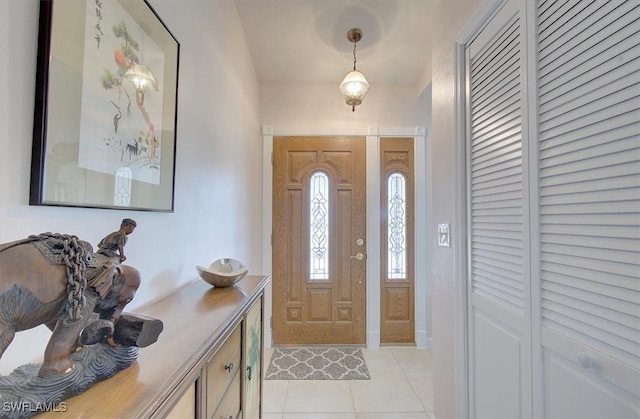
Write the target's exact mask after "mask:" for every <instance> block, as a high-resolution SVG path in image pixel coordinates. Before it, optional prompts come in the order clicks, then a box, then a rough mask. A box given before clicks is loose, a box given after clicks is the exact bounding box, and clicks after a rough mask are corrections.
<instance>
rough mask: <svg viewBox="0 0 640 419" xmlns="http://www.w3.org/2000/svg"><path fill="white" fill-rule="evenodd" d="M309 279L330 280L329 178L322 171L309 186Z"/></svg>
mask: <svg viewBox="0 0 640 419" xmlns="http://www.w3.org/2000/svg"><path fill="white" fill-rule="evenodd" d="M309 279H312V280H327V279H329V177H328V176H327V174H326V173H324V172H320V171H318V172H314V173H312V174H311V177H310V185H309Z"/></svg>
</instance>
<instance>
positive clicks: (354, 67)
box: [353, 42, 358, 71]
mask: <svg viewBox="0 0 640 419" xmlns="http://www.w3.org/2000/svg"><path fill="white" fill-rule="evenodd" d="M357 44H358V42H354V43H353V71H356V45H357Z"/></svg>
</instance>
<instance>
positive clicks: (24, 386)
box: [0, 343, 140, 418]
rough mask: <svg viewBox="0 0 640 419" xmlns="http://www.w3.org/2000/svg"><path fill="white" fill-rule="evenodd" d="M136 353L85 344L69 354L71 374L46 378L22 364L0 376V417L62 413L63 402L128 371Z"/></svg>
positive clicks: (132, 349)
mask: <svg viewBox="0 0 640 419" xmlns="http://www.w3.org/2000/svg"><path fill="white" fill-rule="evenodd" d="M139 353H140V348H138V347H136V346H115V347H112V346H109V345H108V344H106V343H98V344H95V345H87V346H84V347H83V348H82V349H81V350H79V351H78V352H75V353H74V354H72V355H71V359H72V360H73V363H74V368H73V370H72V371H71V372H69V373H67V374H64V375H60V376H56V377H48V378H41V377H38V371H39V370H40V366H41V364H26V365H22V366H20V367H18V368H16V369H15V370H13V372H12V373H11V374H10V375H8V376H5V377H0V417H3V418H5V417H6V418H29V417H32V416H34V415H37V414H40V413H44V412H47V411H55V412H65V411H66V404H65V403H64V400H66V399H68V398H69V397H73V396H76V395H78V394H80V393H82V392H84V391H85V390H87V389H88V388H89V387H91V386H92V385H94V384H95V383H97V382H99V381H102V380H106V379H107V378H109V377H112V376H113V375H115V374H116V373H117V372H118V371H120V370H123V369H125V368H128V367H129V366H131V365H132V364H133V363H134V362H135V361H136V360H137V359H138V354H139Z"/></svg>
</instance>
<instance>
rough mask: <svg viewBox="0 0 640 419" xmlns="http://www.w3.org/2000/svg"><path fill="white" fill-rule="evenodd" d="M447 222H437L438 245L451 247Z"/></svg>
mask: <svg viewBox="0 0 640 419" xmlns="http://www.w3.org/2000/svg"><path fill="white" fill-rule="evenodd" d="M450 238H451V236H450V234H449V224H438V246H440V247H451V240H450Z"/></svg>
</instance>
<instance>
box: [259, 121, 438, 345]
mask: <svg viewBox="0 0 640 419" xmlns="http://www.w3.org/2000/svg"><path fill="white" fill-rule="evenodd" d="M261 134H262V272H263V273H269V274H271V272H272V266H271V257H272V252H271V231H272V216H273V214H272V208H273V207H272V204H273V199H272V197H273V168H272V157H271V156H272V153H273V137H281V136H282V137H284V136H313V137H334V136H335V137H349V136H354V137H355V136H358V137H366V159H367V162H366V172H367V180H366V182H367V186H366V191H367V254H371V255H378V254H380V179H379V178H380V161H379V160H380V137H413V139H414V151H415V172H416V173H415V176H416V183H415V188H416V191H415V192H416V193H415V214H416V217H415V231H416V234H415V237H416V240H415V252H416V255H419V254H423V255H424V254H426V253H427V243H428V240H427V237H430V235H429V234H428V233H429V231H430V230H429V229H428V226H427V217H426V214H427V199H426V194H427V186H426V185H427V179H426V173H427V170H426V161H427V154H426V151H427V144H426V141H427V129H426V128H425V127H423V126H417V127H412V128H407V127H367V128H327V127H273V126H269V125H265V126H263V127H262V133H261ZM418 232H427V234H418ZM415 259H416V261H415V300H416V304H414V306H415V328H416V330H415V332H416V346H417V347H418V348H427V347H431V325H430V321H428V320H429V318H430V316H431V313H430V310H428V309H427V304H425V302H427V301H428V299H427V298H428V294H429V289H430V286H429V282H430V280H429V277H428V276H427V275H428V271H427V264H426V258H418V257H416V258H415ZM379 278H380V266H379V263H378V258H377V257H376V258H374V257H372V258H369V259H367V275H366V281H367V282H366V283H367V292H366V298H367V303H366V304H367V319H366V321H367V324H366V334H367V336H366V341H367V347H368V348H378V347H379V346H380V281H379ZM419 278H420V279H421V280H418V279H419ZM418 302H419V303H418ZM264 303H265V304H264V314H265V319H271V316H272V285H271V283H269V284H268V285H267V287H266V288H265V299H264ZM264 329H265V330H264V345H265V348H270V347H271V344H272V332H271V322H270V320H267V321H265V322H264Z"/></svg>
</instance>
